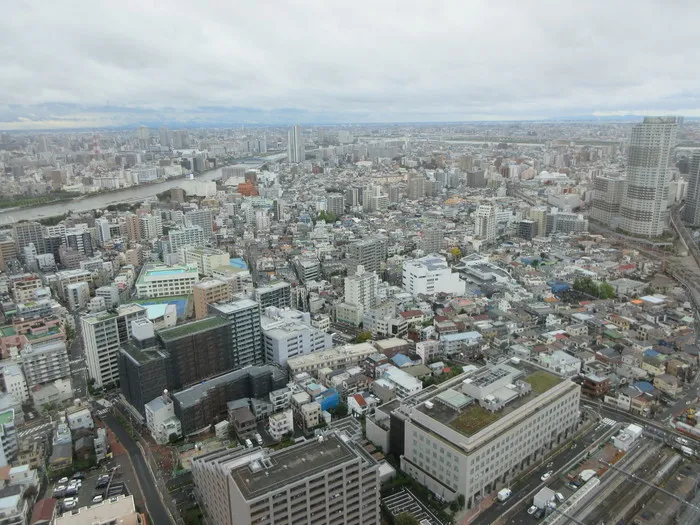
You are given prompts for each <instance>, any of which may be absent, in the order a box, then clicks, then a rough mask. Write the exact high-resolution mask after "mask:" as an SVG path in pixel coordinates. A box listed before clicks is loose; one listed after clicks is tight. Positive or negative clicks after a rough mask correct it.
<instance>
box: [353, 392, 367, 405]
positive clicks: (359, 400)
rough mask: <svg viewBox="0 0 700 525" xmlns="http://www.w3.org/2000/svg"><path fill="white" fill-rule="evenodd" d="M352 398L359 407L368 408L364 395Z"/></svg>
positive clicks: (356, 395) (355, 395)
mask: <svg viewBox="0 0 700 525" xmlns="http://www.w3.org/2000/svg"><path fill="white" fill-rule="evenodd" d="M352 397H353V398H354V399H355V401H356V402H357V405H358V406H361V407H364V406H367V401H365V398H364V397H362V394H354V395H353V396H352Z"/></svg>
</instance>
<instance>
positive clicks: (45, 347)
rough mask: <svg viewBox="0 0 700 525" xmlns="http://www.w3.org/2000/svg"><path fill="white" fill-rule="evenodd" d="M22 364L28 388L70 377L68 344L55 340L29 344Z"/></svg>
mask: <svg viewBox="0 0 700 525" xmlns="http://www.w3.org/2000/svg"><path fill="white" fill-rule="evenodd" d="M20 362H21V363H22V368H23V370H24V378H25V380H26V382H27V386H28V388H30V389H31V388H32V387H34V386H36V385H40V384H43V383H49V382H51V381H55V380H56V379H61V378H63V377H70V358H69V357H68V350H67V349H66V343H65V342H64V341H62V340H60V339H53V340H50V341H45V342H41V343H27V344H26V345H25V347H24V350H22V354H21V356H20Z"/></svg>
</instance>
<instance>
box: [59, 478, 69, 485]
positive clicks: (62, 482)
mask: <svg viewBox="0 0 700 525" xmlns="http://www.w3.org/2000/svg"><path fill="white" fill-rule="evenodd" d="M66 483H68V478H61V479H59V480H58V484H59V485H65V484H66Z"/></svg>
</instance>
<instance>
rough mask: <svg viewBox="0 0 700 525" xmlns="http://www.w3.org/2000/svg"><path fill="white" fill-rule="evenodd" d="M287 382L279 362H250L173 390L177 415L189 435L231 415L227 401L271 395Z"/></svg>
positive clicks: (266, 397) (265, 397)
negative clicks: (187, 386)
mask: <svg viewBox="0 0 700 525" xmlns="http://www.w3.org/2000/svg"><path fill="white" fill-rule="evenodd" d="M286 384H287V374H286V373H284V371H282V370H281V369H279V368H277V367H276V366H268V365H265V366H248V367H245V368H242V369H239V370H234V371H232V372H227V373H225V374H222V375H220V376H217V377H214V378H212V379H209V380H208V381H206V382H202V383H199V384H196V385H194V386H191V387H190V388H187V389H185V390H182V391H180V392H176V393H175V394H173V396H172V397H173V402H174V403H175V416H176V417H177V418H178V419H179V420H180V423H181V424H182V433H183V434H184V435H190V434H192V433H195V432H197V431H198V430H201V429H203V428H205V427H208V426H209V425H211V424H215V423H218V422H219V421H223V420H225V419H227V417H228V402H229V401H233V400H236V399H242V398H251V399H263V400H267V399H269V396H270V392H273V391H275V390H279V389H280V388H283V387H284V386H286Z"/></svg>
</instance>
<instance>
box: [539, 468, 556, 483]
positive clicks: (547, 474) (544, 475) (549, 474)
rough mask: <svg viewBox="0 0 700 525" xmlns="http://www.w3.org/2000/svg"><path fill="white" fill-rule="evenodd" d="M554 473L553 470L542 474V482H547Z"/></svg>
mask: <svg viewBox="0 0 700 525" xmlns="http://www.w3.org/2000/svg"><path fill="white" fill-rule="evenodd" d="M553 472H554V471H553V470H548V471H547V472H545V473H544V474H542V477H541V478H540V479H541V480H542V481H547V480H548V479H549V477H550V476H551V475H552V473H553Z"/></svg>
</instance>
